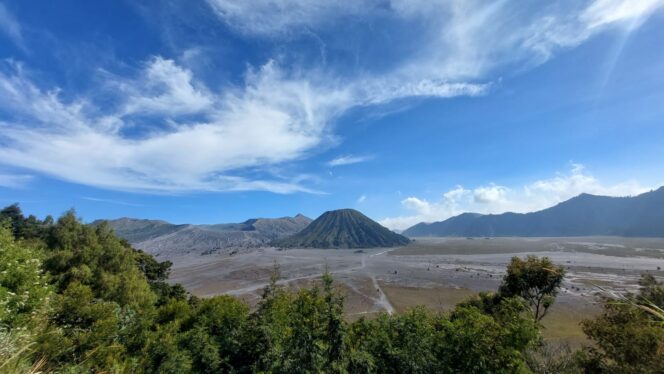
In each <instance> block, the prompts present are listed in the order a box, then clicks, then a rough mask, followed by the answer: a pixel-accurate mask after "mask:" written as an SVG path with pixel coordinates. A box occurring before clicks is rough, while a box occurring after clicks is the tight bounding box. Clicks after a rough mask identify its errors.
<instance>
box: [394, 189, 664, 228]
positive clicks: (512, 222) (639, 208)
mask: <svg viewBox="0 0 664 374" xmlns="http://www.w3.org/2000/svg"><path fill="white" fill-rule="evenodd" d="M403 234H404V235H406V236H409V237H418V236H592V235H607V236H644V237H664V187H661V188H659V189H658V190H656V191H651V192H646V193H644V194H641V195H638V196H634V197H608V196H596V195H589V194H581V195H579V196H576V197H574V198H572V199H569V200H567V201H564V202H562V203H560V204H557V205H555V206H553V207H551V208H548V209H544V210H540V211H537V212H532V213H525V214H521V213H503V214H488V215H482V214H475V213H464V214H461V215H458V216H455V217H452V218H449V219H447V220H445V221H441V222H433V223H419V224H417V225H415V226H412V227H411V228H409V229H407V230H406V231H404V233H403Z"/></svg>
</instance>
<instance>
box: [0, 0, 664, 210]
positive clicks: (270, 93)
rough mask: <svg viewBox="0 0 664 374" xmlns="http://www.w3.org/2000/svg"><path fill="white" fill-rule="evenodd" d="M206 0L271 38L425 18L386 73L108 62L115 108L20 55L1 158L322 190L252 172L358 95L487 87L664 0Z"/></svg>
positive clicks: (80, 175) (148, 178) (139, 180)
mask: <svg viewBox="0 0 664 374" xmlns="http://www.w3.org/2000/svg"><path fill="white" fill-rule="evenodd" d="M208 2H209V4H210V6H211V7H212V9H214V11H215V12H216V14H218V15H219V16H220V17H221V19H223V20H224V21H225V22H227V23H228V24H229V25H230V26H231V27H233V28H235V29H237V30H240V31H241V32H243V33H246V34H251V35H259V36H261V37H269V38H273V40H278V39H279V38H282V37H286V38H288V36H289V35H291V34H292V33H298V32H303V33H308V32H311V31H312V30H313V31H314V32H315V31H316V30H318V29H320V28H325V27H330V25H332V26H334V27H338V26H339V23H335V22H338V21H340V20H343V18H344V17H346V18H348V21H349V22H359V23H360V24H362V25H365V26H366V24H371V21H376V22H378V21H381V20H390V21H393V22H397V23H399V22H400V23H401V25H402V26H403V25H404V24H409V25H415V24H417V25H424V26H423V29H422V30H420V31H421V32H418V33H417V35H415V36H416V38H415V40H412V42H411V43H410V44H411V45H412V46H413V48H412V50H409V51H408V53H405V54H404V55H403V56H402V57H399V58H398V59H396V61H395V62H394V64H392V65H390V68H386V69H385V70H381V71H380V73H376V72H374V70H373V69H368V71H371V73H367V70H366V69H359V71H360V72H359V73H358V72H349V73H348V74H346V75H344V76H337V75H335V74H333V73H331V72H330V71H325V69H324V67H318V66H315V67H313V68H307V69H300V68H298V67H297V66H288V67H283V66H280V65H279V63H277V62H273V61H271V62H268V63H266V64H264V65H263V66H260V67H258V68H253V67H252V68H249V69H248V71H247V74H246V79H245V81H244V82H243V83H241V84H238V85H237V86H234V87H225V89H224V90H223V91H220V90H217V89H216V88H212V87H208V86H206V84H205V83H204V82H202V81H201V80H200V79H197V77H196V76H195V74H194V73H193V72H192V71H191V70H189V69H187V68H186V67H185V66H181V65H179V64H177V63H176V62H174V61H172V60H169V59H165V58H162V57H159V56H156V57H153V58H151V59H150V60H149V61H147V62H146V63H145V66H144V69H143V70H142V71H141V73H140V74H138V75H137V76H136V77H133V78H126V77H122V78H121V77H118V76H115V75H113V74H112V73H108V72H104V73H100V75H101V78H102V79H103V83H102V85H101V86H102V87H100V88H104V89H106V91H108V92H107V94H108V95H110V96H111V97H112V98H113V100H112V101H110V102H113V103H114V105H113V107H111V108H109V107H108V104H107V103H97V102H95V99H94V95H93V96H92V97H86V96H85V95H80V96H76V95H74V94H72V93H67V95H62V94H61V93H60V91H59V88H58V87H48V88H45V87H40V86H39V85H38V84H36V83H34V82H33V80H32V79H31V76H30V74H28V73H26V72H24V71H23V69H22V68H21V66H20V65H16V64H15V65H13V67H12V69H11V71H10V72H7V71H5V72H3V71H2V70H0V96H2V98H3V99H2V101H0V109H5V111H6V112H9V113H10V114H11V115H10V117H9V118H6V119H5V120H4V122H0V128H1V129H2V132H1V133H0V144H2V146H0V163H3V164H7V165H11V166H18V167H22V168H25V169H29V170H33V171H37V172H41V173H45V174H48V175H52V176H55V177H58V178H62V179H65V180H68V181H73V182H76V183H82V184H87V185H93V186H99V187H104V188H110V189H120V190H141V191H157V192H159V191H161V192H179V191H193V190H204V191H236V190H254V189H258V190H268V191H273V192H279V193H289V192H295V191H310V189H309V188H307V187H306V186H303V185H302V183H301V181H299V180H297V178H295V177H288V176H287V177H274V176H267V177H266V176H263V175H260V173H254V174H252V176H248V175H247V174H248V173H247V172H253V171H256V170H257V169H259V170H258V171H260V169H264V168H266V167H269V166H271V165H276V164H280V163H284V162H290V161H295V160H299V159H302V158H305V157H307V156H308V155H309V154H310V152H313V151H314V150H316V149H317V148H320V147H321V146H322V145H325V144H326V143H330V142H331V140H332V139H334V136H333V134H332V133H331V126H330V124H331V123H333V122H334V120H335V119H336V118H338V117H339V116H340V115H341V114H343V113H345V112H346V111H348V110H349V109H350V108H353V107H357V106H368V105H380V104H384V103H387V102H390V101H393V100H397V99H401V98H410V97H442V98H445V97H453V96H460V95H464V96H478V95H484V94H487V93H488V92H489V90H490V89H491V87H492V83H491V82H492V81H493V80H494V78H492V77H493V76H494V74H492V73H493V72H494V71H495V70H496V69H497V68H499V67H501V66H504V65H508V64H528V63H532V62H534V63H540V62H543V61H545V60H546V59H548V58H550V57H551V56H552V55H553V54H554V53H555V52H556V50H557V49H559V48H563V47H571V46H575V45H577V44H579V43H581V42H583V41H584V40H586V39H588V38H590V37H591V36H593V35H595V34H596V33H598V32H600V31H602V30H604V29H607V28H609V27H614V26H615V27H622V26H625V25H627V26H629V27H632V26H633V25H634V23H635V22H636V21H638V20H642V19H644V18H645V17H647V16H648V15H650V14H652V13H653V12H654V11H656V10H657V9H659V7H660V6H661V5H662V4H664V0H656V1H655V0H640V1H636V0H633V1H628V0H623V1H618V0H595V1H592V2H590V3H587V2H586V3H577V2H559V3H553V4H550V5H547V6H539V4H537V5H535V6H531V7H528V6H524V5H523V4H522V3H511V2H506V1H498V2H493V3H491V4H489V5H487V4H486V2H483V1H479V0H471V1H468V0H464V1H461V0H452V1H422V0H392V1H389V2H388V3H386V2H385V1H383V0H367V1H351V0H343V1H338V2H331V1H326V0H325V1H324V0H256V1H239V0H209V1H208ZM358 20H360V21H358ZM365 21H366V22H368V23H364V22H365ZM0 25H1V26H0V27H2V28H3V30H4V31H5V32H6V33H8V34H9V35H10V36H11V35H14V37H16V36H19V37H20V35H21V29H20V26H19V25H18V24H17V23H16V22H15V21H14V20H13V18H12V17H10V15H9V13H8V12H7V10H6V9H5V8H4V7H0ZM185 60H186V59H185ZM284 60H288V59H284ZM5 70H6V69H5ZM376 71H377V70H376ZM63 97H68V98H71V97H73V99H67V100H64V99H63ZM132 133H139V135H136V134H134V135H129V134H132ZM357 157H361V156H345V158H344V157H341V158H339V159H337V160H332V161H330V166H334V165H342V164H348V163H352V162H359V161H364V160H359V159H358V158H357ZM255 175H260V176H255ZM498 187H499V186H493V187H492V186H485V189H484V190H479V191H472V193H466V192H463V193H462V197H463V199H476V203H478V204H480V203H481V204H483V206H486V207H494V208H495V207H496V206H501V204H503V205H505V204H507V201H508V197H509V193H508V192H509V191H503V190H501V189H500V188H498ZM532 189H533V190H536V189H537V188H536V186H533V187H532ZM506 196H507V197H506ZM458 199H459V197H455V198H452V197H449V198H445V201H446V202H445V203H444V204H443V205H445V204H447V205H445V206H446V208H445V209H447V211H454V210H453V209H456V208H455V207H456V206H458V205H459V204H460V203H459V202H458ZM410 203H413V202H409V204H410ZM439 205H440V203H436V204H433V205H432V206H433V207H430V208H429V209H430V212H432V213H431V218H435V217H434V213H433V212H438V211H441V208H439ZM437 216H440V214H438V215H437Z"/></svg>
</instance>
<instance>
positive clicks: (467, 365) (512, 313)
mask: <svg viewBox="0 0 664 374" xmlns="http://www.w3.org/2000/svg"><path fill="white" fill-rule="evenodd" d="M10 208H11V209H8V210H7V209H5V210H3V212H4V213H3V214H4V215H5V216H6V218H8V219H9V225H10V226H6V227H2V228H0V256H1V257H0V260H2V261H1V262H0V270H1V271H2V274H0V300H1V302H3V304H2V309H1V310H0V323H1V324H2V326H5V327H6V328H10V329H11V328H14V331H22V335H20V339H19V338H18V336H19V335H11V336H10V335H7V334H8V333H7V331H9V330H6V329H5V330H0V347H2V346H3V344H5V345H6V346H7V347H9V348H8V349H7V352H12V353H10V354H7V355H6V356H0V358H3V357H9V358H10V359H12V360H14V364H15V366H14V367H16V368H19V369H17V370H18V371H29V370H31V369H32V368H34V367H37V366H39V367H41V368H42V369H44V370H46V371H55V372H72V373H74V372H75V373H83V372H130V373H188V372H196V373H220V372H222V373H225V372H228V373H249V372H269V373H322V372H325V373H431V372H436V373H460V372H463V373H485V372H493V373H507V372H509V373H515V372H526V371H527V368H526V364H525V356H524V354H525V352H526V351H527V350H529V349H530V348H532V347H533V346H535V345H536V344H538V343H539V341H540V338H539V331H538V325H537V324H536V323H534V319H533V316H532V313H531V312H530V308H529V305H528V304H527V303H526V302H524V299H523V298H522V297H525V298H526V300H527V299H528V298H527V297H526V296H528V295H529V294H528V292H530V290H536V291H537V292H536V293H535V295H539V293H543V294H545V295H547V296H550V297H553V296H555V290H556V289H557V286H556V285H555V282H554V281H552V280H551V279H549V278H546V277H545V278H546V279H547V282H548V283H546V282H544V283H540V281H541V279H540V276H541V275H542V274H540V273H541V272H542V271H545V272H546V268H549V267H551V266H553V265H552V264H551V266H549V265H550V262H546V261H548V260H546V261H539V260H536V259H529V260H528V261H530V263H528V264H526V265H523V266H522V265H521V264H516V265H515V262H513V264H511V270H509V271H508V277H506V282H505V284H504V287H503V288H501V292H499V293H483V294H480V295H478V296H477V297H476V298H473V299H471V300H468V301H467V302H464V303H462V304H460V305H458V306H457V308H456V309H455V310H454V311H452V312H451V313H448V314H435V313H432V312H430V311H428V310H426V309H424V308H415V309H413V310H410V311H408V312H406V313H403V314H397V315H389V314H385V313H383V314H380V315H379V316H378V317H377V318H375V319H372V320H367V319H360V320H358V321H356V322H354V323H349V322H347V321H346V320H345V319H344V315H343V306H344V298H343V296H342V295H341V294H340V292H339V291H338V290H337V289H336V287H335V286H334V283H333V280H332V277H331V276H330V274H329V273H326V274H325V275H324V276H323V278H322V281H321V282H318V283H316V284H314V285H313V286H311V287H308V288H302V289H300V290H298V291H290V290H287V289H285V288H284V287H282V286H280V285H279V282H278V272H277V271H275V274H274V276H273V278H272V282H271V283H270V285H269V286H268V287H266V288H265V291H264V294H263V298H262V300H261V301H260V302H259V303H258V305H257V307H256V309H255V310H254V311H253V312H252V311H251V310H250V308H249V306H248V305H247V304H246V303H244V302H243V301H241V300H240V299H237V298H234V297H231V296H217V297H212V298H206V299H198V298H195V297H189V296H188V295H187V294H186V292H185V291H184V289H183V288H182V287H181V286H179V285H175V286H172V285H169V284H168V283H166V281H167V278H168V274H169V269H170V266H171V264H170V263H169V262H158V261H156V260H155V259H154V258H152V257H151V256H150V255H148V254H146V253H144V252H141V251H136V250H134V249H132V248H131V247H130V246H129V244H128V243H127V242H126V241H124V240H121V239H118V238H117V237H116V236H115V235H114V234H113V232H112V231H111V230H110V229H109V228H108V226H107V225H105V224H103V223H100V224H98V225H95V226H90V225H84V224H82V223H81V222H80V220H79V219H78V218H77V217H76V215H75V213H74V212H73V211H70V212H67V213H65V214H64V215H63V216H62V217H60V218H59V219H58V221H57V222H55V223H54V222H52V221H49V222H43V221H39V220H36V219H34V220H31V219H30V218H25V217H23V215H22V214H21V213H20V210H17V209H18V207H14V208H12V207H10ZM15 208H16V209H15ZM19 235H20V236H19ZM17 237H21V238H24V239H21V240H17V239H15V238H17ZM531 263H533V264H535V265H536V266H535V265H533V266H530V265H531ZM531 268H532V269H534V270H533V271H532V274H531ZM275 270H277V269H275ZM533 274H534V275H533ZM561 276H562V275H561ZM510 277H512V278H513V279H512V278H510ZM529 282H532V283H529ZM551 282H553V283H554V285H553V286H552V288H551V287H549V288H547V287H548V286H549V285H550V284H551ZM524 290H525V291H524ZM651 291H652V292H651ZM651 291H649V292H650V293H649V295H654V296H653V297H655V298H656V297H657V295H659V294H658V293H657V292H656V291H657V290H655V289H652V290H651ZM538 292H539V293H538ZM24 295H25V296H24ZM547 305H548V304H547ZM40 316H41V317H40ZM535 317H536V318H537V317H539V315H538V314H537V313H536V314H535ZM19 326H20V327H21V330H18V329H17V327H19ZM2 334H4V335H2ZM12 334H14V332H12ZM7 336H9V337H7ZM3 339H4V340H3ZM22 347H29V349H23V348H22ZM17 352H22V353H21V354H18V355H17ZM0 354H2V353H0ZM13 357H15V359H14V358H13ZM42 358H45V360H46V361H42V360H41V359H42ZM35 365H37V366H35Z"/></svg>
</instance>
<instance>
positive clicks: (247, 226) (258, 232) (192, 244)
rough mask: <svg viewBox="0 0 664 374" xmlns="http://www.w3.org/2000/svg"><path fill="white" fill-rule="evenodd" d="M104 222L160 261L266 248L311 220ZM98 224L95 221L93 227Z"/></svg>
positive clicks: (301, 216) (131, 219)
mask: <svg viewBox="0 0 664 374" xmlns="http://www.w3.org/2000/svg"><path fill="white" fill-rule="evenodd" d="M104 221H105V222H107V223H108V225H109V226H110V227H111V228H112V229H113V230H114V231H115V233H116V234H117V235H118V236H120V237H121V238H124V239H125V240H127V241H128V242H129V243H131V244H132V246H133V247H134V248H137V249H142V250H144V251H146V252H148V253H150V254H153V255H155V256H159V257H160V258H172V257H175V256H179V255H183V254H187V253H199V254H209V253H214V252H217V251H222V250H230V249H238V248H251V247H260V246H264V245H268V244H269V243H270V242H271V241H273V240H275V239H279V238H283V237H286V236H290V235H293V234H295V233H297V232H299V231H300V230H302V229H303V228H305V227H306V226H307V225H309V223H310V222H311V219H310V218H308V217H305V216H303V215H301V214H298V215H296V216H294V217H282V218H255V219H249V220H247V221H244V222H241V223H224V224H215V225H190V224H183V225H176V224H172V223H168V222H166V221H160V220H148V219H134V218H120V219H114V220H104ZM101 222H102V220H98V221H95V222H92V225H98V224H100V223H101Z"/></svg>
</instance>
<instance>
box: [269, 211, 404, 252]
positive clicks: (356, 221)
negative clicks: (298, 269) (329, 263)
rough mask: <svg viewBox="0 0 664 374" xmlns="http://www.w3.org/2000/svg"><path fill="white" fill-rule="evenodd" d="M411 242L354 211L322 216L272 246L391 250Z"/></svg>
mask: <svg viewBox="0 0 664 374" xmlns="http://www.w3.org/2000/svg"><path fill="white" fill-rule="evenodd" d="M409 242H410V240H409V239H408V238H406V237H405V236H402V235H399V234H397V233H394V232H392V231H390V230H388V229H387V228H385V227H383V226H381V225H380V224H379V223H377V222H375V221H373V220H371V219H370V218H369V217H367V216H365V215H364V214H362V213H360V212H358V211H357V210H354V209H340V210H333V211H329V212H325V213H323V214H322V215H321V216H320V217H318V218H317V219H316V220H315V221H313V222H312V223H311V224H309V226H307V227H306V228H305V229H304V230H302V231H300V232H299V233H297V234H295V235H293V236H290V237H287V238H285V239H281V240H276V241H274V242H273V244H274V245H275V246H280V247H287V248H372V247H394V246H399V245H406V244H408V243H409Z"/></svg>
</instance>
